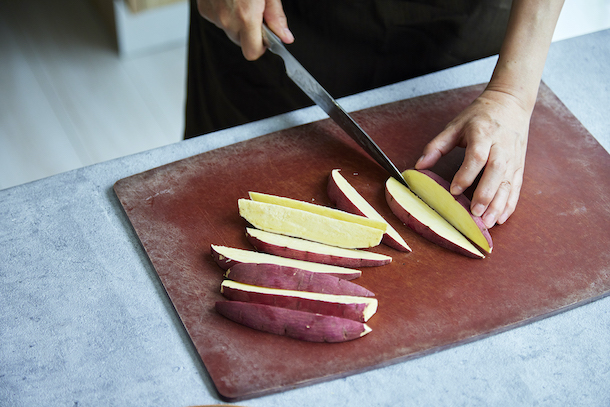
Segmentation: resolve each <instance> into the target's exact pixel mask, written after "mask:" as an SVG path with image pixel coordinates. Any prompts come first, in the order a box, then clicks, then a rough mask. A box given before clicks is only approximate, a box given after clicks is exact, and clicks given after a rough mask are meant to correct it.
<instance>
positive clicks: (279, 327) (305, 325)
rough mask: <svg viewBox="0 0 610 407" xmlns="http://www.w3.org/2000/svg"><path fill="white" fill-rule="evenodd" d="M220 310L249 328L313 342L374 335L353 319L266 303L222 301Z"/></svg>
mask: <svg viewBox="0 0 610 407" xmlns="http://www.w3.org/2000/svg"><path fill="white" fill-rule="evenodd" d="M216 311H217V312H218V313H219V314H220V315H223V316H224V317H226V318H228V319H230V320H232V321H234V322H237V323H238V324H241V325H245V326H247V327H249V328H252V329H256V330H258V331H263V332H269V333H272V334H276V335H283V336H288V337H290V338H294V339H299V340H303V341H309V342H345V341H350V340H353V339H358V338H360V337H362V336H364V335H366V334H367V333H369V332H371V328H369V326H368V325H366V324H364V323H362V322H357V321H353V320H351V319H345V318H338V317H333V316H328V315H321V314H312V313H311V312H304V311H296V310H291V309H286V308H280V307H273V306H270V305H263V304H255V303H248V302H240V301H219V302H217V303H216Z"/></svg>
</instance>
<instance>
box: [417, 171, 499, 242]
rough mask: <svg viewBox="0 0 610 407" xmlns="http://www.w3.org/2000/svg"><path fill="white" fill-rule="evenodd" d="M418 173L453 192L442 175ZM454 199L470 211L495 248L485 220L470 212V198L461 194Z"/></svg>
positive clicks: (426, 172)
mask: <svg viewBox="0 0 610 407" xmlns="http://www.w3.org/2000/svg"><path fill="white" fill-rule="evenodd" d="M418 171H419V172H421V173H423V174H426V175H427V176H428V177H430V178H432V179H433V180H434V181H436V183H437V184H439V185H440V186H442V187H443V188H445V189H446V190H447V191H450V190H451V183H450V182H449V181H447V180H445V179H444V178H443V177H441V176H440V175H438V174H436V173H434V172H432V171H430V170H418ZM453 197H454V198H455V200H456V201H458V203H459V204H460V205H462V206H463V207H464V209H466V210H467V211H468V213H469V214H470V216H472V219H473V220H474V223H476V225H477V226H478V227H479V229H480V230H481V233H483V236H485V240H487V243H488V244H489V247H490V248H493V247H494V246H493V242H492V240H491V234H490V233H489V230H488V229H487V226H485V223H484V222H483V219H481V217H480V216H475V215H473V214H472V212H470V199H468V197H467V196H466V195H464V194H460V195H457V196H456V195H453Z"/></svg>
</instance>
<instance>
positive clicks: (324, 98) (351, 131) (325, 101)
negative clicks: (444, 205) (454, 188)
mask: <svg viewBox="0 0 610 407" xmlns="http://www.w3.org/2000/svg"><path fill="white" fill-rule="evenodd" d="M263 40H264V42H265V45H266V46H267V48H268V49H269V51H271V52H273V53H274V54H277V55H279V56H280V57H282V59H283V60H284V65H285V66H286V73H287V74H288V76H289V77H290V79H292V80H293V81H294V83H296V84H297V86H298V87H299V88H301V90H302V91H303V92H305V93H306V94H307V96H309V97H310V98H311V100H313V101H314V102H315V103H316V104H317V105H318V106H320V107H321V108H322V110H324V111H325V112H326V114H328V115H329V116H330V118H331V119H333V120H334V121H335V123H337V124H338V125H339V127H341V128H342V129H343V130H344V131H345V132H346V133H347V134H348V135H349V136H350V137H351V138H353V139H354V140H355V141H356V142H357V143H358V144H359V145H360V146H361V147H362V148H363V149H364V150H365V151H366V152H367V153H368V154H369V155H370V156H371V157H372V158H373V159H374V160H375V161H377V162H378V163H379V165H381V166H382V167H383V168H384V169H386V170H387V171H388V172H389V173H390V175H392V176H393V177H394V178H396V179H397V180H398V181H400V182H401V183H402V184H404V185H405V186H406V185H407V182H406V181H405V179H404V178H403V176H402V174H401V173H400V171H398V169H397V168H396V166H395V165H394V164H393V163H392V161H390V159H389V158H388V157H387V156H386V155H385V153H384V152H383V151H382V150H381V149H380V148H379V146H378V145H377V144H376V143H375V142H374V141H373V139H371V137H370V136H369V135H368V134H366V133H365V132H364V130H362V128H361V127H360V126H359V125H358V123H356V122H355V121H354V119H352V117H351V116H350V115H349V114H347V112H345V110H343V108H342V107H341V106H340V105H339V104H338V103H337V101H336V100H335V99H333V97H332V96H330V94H329V93H328V92H327V91H326V90H325V89H324V88H323V87H322V86H321V85H320V84H319V83H318V81H316V80H315V79H314V77H313V76H311V74H310V73H309V72H307V70H306V69H305V68H303V66H302V65H301V64H300V63H299V61H297V60H296V58H295V57H294V56H292V54H291V53H290V52H288V50H287V49H286V47H284V44H283V43H282V41H281V40H280V39H279V38H278V37H277V36H276V35H275V34H274V33H273V32H272V31H271V30H270V29H269V27H267V25H266V24H263Z"/></svg>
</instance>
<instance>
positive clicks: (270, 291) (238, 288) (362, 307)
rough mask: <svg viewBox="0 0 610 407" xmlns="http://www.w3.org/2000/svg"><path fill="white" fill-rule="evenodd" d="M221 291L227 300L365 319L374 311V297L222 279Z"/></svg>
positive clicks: (363, 320)
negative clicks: (263, 285)
mask: <svg viewBox="0 0 610 407" xmlns="http://www.w3.org/2000/svg"><path fill="white" fill-rule="evenodd" d="M220 292H221V293H222V294H223V295H224V296H225V297H226V298H227V299H229V300H232V301H243V302H255V303H257V304H265V305H273V306H274V307H282V308H289V309H294V310H299V311H307V312H313V313H315V314H322V315H332V316H335V317H340V318H347V319H353V320H354V321H359V322H366V321H368V320H369V318H371V317H372V316H373V315H374V314H375V312H377V299H375V298H371V297H356V296H350V295H333V294H320V293H311V292H307V291H297V290H281V289H278V288H267V287H260V286H255V285H250V284H243V283H238V282H236V281H232V280H224V281H223V282H222V284H221V285H220Z"/></svg>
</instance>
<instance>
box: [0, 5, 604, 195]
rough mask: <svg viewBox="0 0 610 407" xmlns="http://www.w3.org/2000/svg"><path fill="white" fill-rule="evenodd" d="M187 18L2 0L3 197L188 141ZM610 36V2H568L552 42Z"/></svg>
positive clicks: (180, 8) (173, 12) (174, 10)
mask: <svg viewBox="0 0 610 407" xmlns="http://www.w3.org/2000/svg"><path fill="white" fill-rule="evenodd" d="M188 13H189V6H188V1H187V0H52V1H49V0H0V189H4V188H9V187H12V186H15V185H19V184H22V183H26V182H30V181H34V180H37V179H40V178H44V177H47V176H50V175H54V174H58V173H61V172H64V171H68V170H71V169H75V168H79V167H82V166H87V165H91V164H95V163H98V162H102V161H107V160H111V159H113V158H118V157H122V156H126V155H130V154H134V153H137V152H140V151H145V150H149V149H152V148H156V147H160V146H163V145H167V144H171V143H176V142H179V141H180V140H181V139H182V132H183V123H184V119H183V109H184V98H185V82H186V51H187V32H188ZM607 28H610V0H566V2H565V5H564V8H563V11H562V14H561V17H560V19H559V23H558V26H557V29H556V31H555V35H554V37H553V41H561V40H563V39H567V38H571V37H575V36H579V35H584V34H588V33H591V32H595V31H599V30H603V29H607ZM490 74H491V72H490Z"/></svg>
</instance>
